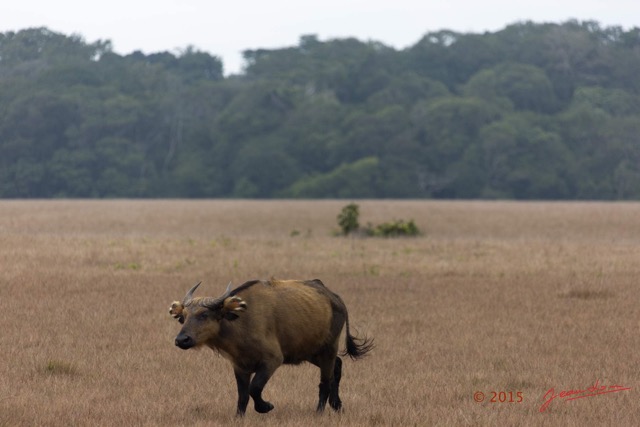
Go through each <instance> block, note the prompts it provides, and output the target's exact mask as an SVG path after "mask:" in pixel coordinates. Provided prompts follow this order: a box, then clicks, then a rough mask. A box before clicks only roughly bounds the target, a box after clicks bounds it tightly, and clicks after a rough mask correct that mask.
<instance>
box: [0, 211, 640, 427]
mask: <svg viewBox="0 0 640 427" xmlns="http://www.w3.org/2000/svg"><path fill="white" fill-rule="evenodd" d="M358 203H359V204H360V210H361V217H360V220H361V223H366V222H372V223H379V222H384V221H388V220H391V219H394V218H395V219H411V218H412V219H414V220H415V222H416V224H417V225H418V226H419V227H420V228H421V229H422V231H423V232H424V234H423V235H422V236H420V237H417V238H398V239H381V238H343V237H335V236H333V235H332V232H333V231H334V230H336V229H337V224H336V215H337V213H338V212H339V211H340V208H341V207H342V206H344V205H345V204H346V202H344V201H184V200H174V201H124V200H123V201H119V200H114V201H1V202H0V309H1V312H2V316H1V317H0V321H1V322H2V323H1V326H0V330H1V331H2V332H1V334H0V376H1V378H2V380H1V381H0V425H7V426H21V425H25V426H26V425H47V426H69V425H119V426H123V425H185V426H186V425H189V426H194V425H195V426H197V425H201V426H207V425H224V424H232V425H252V424H254V423H260V425H265V426H299V425H311V424H313V425H320V426H323V425H324V426H333V425H336V424H340V425H361V426H365V425H367V426H368V425H384V426H389V425H397V426H400V425H402V426H406V425H452V426H453V425H455V426H458V425H569V426H571V425H574V426H578V425H585V424H589V425H596V424H618V425H640V403H639V402H640V399H638V389H639V387H640V381H639V370H638V350H639V349H640V336H639V334H638V329H639V328H638V327H639V321H640V292H638V277H640V274H639V273H640V262H639V260H640V204H637V203H542V202H540V203H509V202H431V201H358ZM271 276H275V277H277V278H301V279H311V278H320V279H321V280H323V281H324V283H325V284H326V285H327V286H328V287H329V288H331V289H332V290H334V291H335V292H337V293H338V294H340V295H341V296H342V298H343V299H344V301H345V303H346V305H347V307H348V309H349V316H350V320H351V324H352V327H355V328H356V329H357V330H359V331H360V332H362V333H366V334H369V335H372V336H374V337H375V342H376V345H377V347H376V349H375V350H374V351H373V353H372V354H371V355H370V356H369V357H368V358H366V359H364V360H362V361H358V362H352V361H350V360H345V363H344V367H343V380H342V384H341V397H342V401H343V403H344V409H345V410H344V412H343V413H339V414H337V413H333V412H332V411H330V410H329V409H327V411H325V413H324V414H322V415H316V414H315V412H314V409H315V405H316V402H317V393H318V380H319V373H318V370H317V368H315V367H314V366H310V365H301V366H293V367H290V366H284V367H281V368H280V369H279V370H278V371H277V372H276V374H275V376H274V377H273V378H272V379H271V381H270V382H269V383H268V384H267V387H266V388H265V391H264V396H265V398H266V399H267V400H270V401H271V402H273V403H274V405H275V409H274V410H273V411H272V412H270V413H269V414H266V415H262V414H258V413H256V412H254V411H253V410H252V406H251V405H250V407H249V410H248V411H247V415H246V417H245V418H244V419H240V420H237V419H236V418H235V416H234V414H235V404H236V389H235V380H234V377H233V373H232V369H231V367H230V365H229V363H228V362H227V361H226V360H225V359H224V358H222V357H220V356H217V355H216V354H214V353H213V352H211V351H210V350H201V351H193V350H189V351H182V350H180V349H178V348H176V347H175V346H174V344H173V341H174V337H175V335H176V334H177V332H178V330H179V328H180V325H179V324H178V323H177V322H176V321H175V320H174V319H172V318H171V317H170V316H169V314H168V305H169V304H170V303H171V301H173V300H175V299H181V298H182V297H183V296H184V293H185V291H186V290H187V289H188V288H189V287H191V285H193V284H194V283H195V282H197V281H199V280H202V281H203V285H202V286H201V287H200V289H199V291H198V292H199V294H200V295H210V296H217V295H219V294H220V293H221V292H222V291H223V290H224V288H225V286H226V284H227V283H228V282H229V281H230V280H232V281H233V282H234V284H240V283H242V282H243V281H245V280H249V279H254V278H269V277H271ZM596 381H599V383H598V390H600V387H602V386H605V387H608V386H616V385H617V386H621V387H622V386H624V387H625V388H629V387H630V388H631V389H630V390H624V391H617V392H612V393H606V394H601V395H597V396H593V397H585V398H580V399H575V400H571V401H567V400H566V399H567V398H568V397H576V396H577V395H575V394H573V395H571V396H563V398H561V397H558V398H556V399H555V400H554V401H552V402H551V403H550V405H549V407H548V409H547V410H546V412H544V413H540V412H539V409H540V407H541V405H542V403H543V400H542V398H543V395H544V394H545V393H546V392H547V391H548V390H549V389H551V388H554V390H555V391H554V393H555V394H558V395H559V394H560V392H561V391H569V390H586V389H587V388H589V387H590V386H591V387H592V389H594V390H595V388H593V385H594V383H595V382H596ZM607 390H611V389H607ZM477 392H483V393H484V394H485V396H486V399H485V401H483V402H482V403H478V402H476V401H475V400H474V396H477V395H476V393H477ZM492 392H495V393H496V399H495V400H497V402H495V403H492V402H490V400H491V398H492V397H493V396H492ZM500 392H504V393H505V394H503V395H500V394H499V393H500ZM509 392H511V393H512V394H511V395H509V394H508V393H509ZM518 392H520V396H522V402H517V400H519V399H518V398H517V396H518V394H517V393H518ZM582 394H583V395H584V394H589V393H588V392H584V393H582ZM511 396H513V398H511ZM501 397H505V398H504V399H503V400H506V401H505V402H500V401H499V400H500V398H501ZM509 400H514V402H513V403H512V402H509Z"/></svg>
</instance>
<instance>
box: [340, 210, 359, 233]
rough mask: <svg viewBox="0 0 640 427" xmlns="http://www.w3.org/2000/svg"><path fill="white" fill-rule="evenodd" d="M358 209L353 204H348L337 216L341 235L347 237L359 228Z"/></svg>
mask: <svg viewBox="0 0 640 427" xmlns="http://www.w3.org/2000/svg"><path fill="white" fill-rule="evenodd" d="M359 210H360V207H359V206H358V205H356V204H355V203H350V204H348V205H347V206H345V207H344V208H342V211H341V212H340V213H339V214H338V225H339V226H340V229H341V230H342V234H343V235H345V236H346V235H348V234H349V233H352V232H354V231H356V230H357V229H358V228H360V224H359V223H358V216H360V212H359Z"/></svg>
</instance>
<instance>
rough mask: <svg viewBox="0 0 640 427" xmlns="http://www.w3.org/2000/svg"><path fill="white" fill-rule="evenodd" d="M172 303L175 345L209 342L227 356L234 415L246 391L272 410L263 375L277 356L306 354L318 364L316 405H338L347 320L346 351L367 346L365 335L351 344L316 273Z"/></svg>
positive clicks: (334, 299)
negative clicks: (177, 324)
mask: <svg viewBox="0 0 640 427" xmlns="http://www.w3.org/2000/svg"><path fill="white" fill-rule="evenodd" d="M227 295H228V296H227ZM176 303H177V302H174V304H172V307H171V309H170V313H171V314H172V315H173V316H174V317H176V318H178V319H179V320H180V316H183V319H184V326H183V328H182V330H181V331H180V334H179V335H178V336H177V337H176V345H178V346H180V347H181V348H184V349H187V348H192V347H200V346H208V347H210V348H212V349H214V350H217V351H219V352H220V353H221V354H222V355H224V356H225V357H226V358H228V359H229V360H230V361H231V363H232V365H233V368H234V372H235V374H236V380H237V381H238V393H239V398H238V412H237V413H238V414H240V415H242V414H243V413H244V411H245V408H246V405H247V401H248V397H249V394H250V395H251V397H252V398H253V399H254V403H255V408H256V410H257V411H258V412H268V411H270V410H271V409H272V408H273V405H271V404H270V403H269V402H266V401H264V400H262V397H261V393H262V388H263V387H264V385H265V384H266V382H267V381H268V379H269V378H270V377H271V375H272V374H273V372H274V371H275V370H276V369H277V368H278V367H279V366H280V365H282V364H283V363H292V364H296V363H301V362H304V361H308V362H311V363H313V364H315V365H317V366H319V367H320V369H321V384H320V401H319V403H318V410H319V411H321V410H322V409H323V408H324V405H325V403H326V401H327V399H329V402H330V404H331V406H332V407H333V408H334V409H336V410H338V409H340V407H341V402H340V399H339V397H338V385H339V381H340V372H341V361H340V362H338V360H339V358H338V357H337V353H338V347H339V338H340V334H341V331H342V329H343V327H344V325H345V323H346V325H347V334H346V343H347V352H348V353H349V355H351V356H352V357H353V358H358V357H361V356H364V355H365V354H366V353H367V352H368V351H369V350H371V348H372V343H371V341H369V340H366V339H365V340H363V341H362V342H361V343H360V344H358V343H356V341H355V340H354V338H353V337H352V336H351V335H350V334H349V326H348V316H347V309H346V307H345V305H344V303H343V302H342V300H341V299H340V297H339V296H338V295H336V294H334V293H333V292H331V291H330V290H328V289H327V288H326V287H325V286H324V284H322V282H320V281H319V280H313V281H298V280H271V281H252V282H247V283H245V284H243V285H241V286H240V287H238V288H236V289H235V290H233V291H230V293H226V294H225V295H223V297H221V298H219V299H214V298H208V297H204V298H203V297H196V298H191V299H188V300H187V298H185V301H184V302H183V304H180V303H178V304H177V305H176ZM254 373H255V376H254V377H253V379H252V380H251V381H250V376H251V375H252V374H254Z"/></svg>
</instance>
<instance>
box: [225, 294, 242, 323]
mask: <svg viewBox="0 0 640 427" xmlns="http://www.w3.org/2000/svg"><path fill="white" fill-rule="evenodd" d="M246 310H247V303H246V302H245V301H244V300H243V299H242V298H240V297H239V296H237V295H234V296H232V297H228V298H226V299H225V300H224V301H223V302H222V317H224V318H225V319H227V320H235V319H237V318H238V317H239V316H240V313H242V312H243V311H246Z"/></svg>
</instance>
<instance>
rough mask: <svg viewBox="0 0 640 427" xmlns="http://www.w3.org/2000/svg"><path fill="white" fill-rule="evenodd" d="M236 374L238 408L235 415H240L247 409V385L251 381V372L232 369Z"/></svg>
mask: <svg viewBox="0 0 640 427" xmlns="http://www.w3.org/2000/svg"><path fill="white" fill-rule="evenodd" d="M233 373H234V374H235V376H236V384H237V386H238V410H237V411H236V415H237V416H239V417H241V416H243V415H244V413H245V411H246V410H247V404H248V403H249V385H250V383H251V373H245V372H242V371H239V370H237V369H234V370H233Z"/></svg>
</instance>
